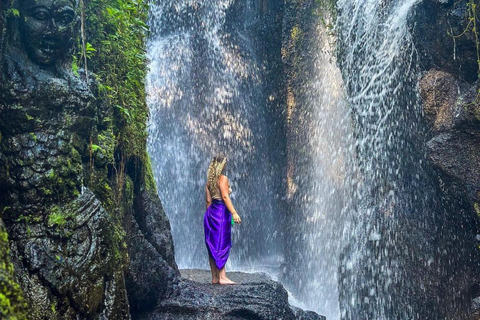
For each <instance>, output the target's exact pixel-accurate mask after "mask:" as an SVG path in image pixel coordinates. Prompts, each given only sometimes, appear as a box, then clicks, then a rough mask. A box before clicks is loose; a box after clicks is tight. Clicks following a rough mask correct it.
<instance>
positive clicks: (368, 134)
mask: <svg viewBox="0 0 480 320" xmlns="http://www.w3.org/2000/svg"><path fill="white" fill-rule="evenodd" d="M417 2H419V0H399V1H391V0H383V1H378V0H338V2H337V10H338V17H337V22H336V27H335V30H336V38H337V39H336V40H337V41H338V45H337V44H336V43H335V39H334V38H333V37H332V36H331V35H329V33H330V31H329V30H328V28H327V27H326V24H328V21H329V19H330V20H331V19H332V17H331V16H329V13H327V12H324V14H325V15H324V16H323V17H322V21H323V22H322V23H320V24H319V25H318V29H317V30H316V34H317V39H316V42H315V44H314V47H315V51H316V54H315V55H313V56H312V57H311V59H312V61H311V63H312V66H313V70H314V72H313V73H314V75H313V76H312V77H310V78H309V79H308V81H307V85H306V87H305V88H304V90H303V92H302V93H301V94H300V95H301V96H302V97H303V102H304V104H303V105H302V106H301V108H290V107H289V109H288V112H287V114H286V116H287V118H288V126H287V133H286V135H287V145H286V146H283V145H281V144H280V145H275V144H274V143H272V142H273V141H278V139H279V138H282V137H277V136H275V137H273V138H272V136H271V135H272V134H275V132H278V128H276V129H275V130H273V129H272V128H271V127H269V122H268V117H269V114H268V111H267V110H266V108H264V105H265V100H266V97H265V92H263V91H262V88H264V86H263V84H262V68H260V67H259V63H258V61H257V57H256V55H255V48H254V47H255V45H254V41H253V39H252V36H251V33H249V32H248V29H249V26H251V25H254V24H256V23H258V21H257V20H258V17H257V16H256V14H255V12H256V11H258V8H257V7H256V6H258V4H257V2H256V1H246V2H245V4H244V5H243V6H240V7H241V10H242V11H241V12H236V10H238V9H239V8H240V7H239V6H238V4H237V3H236V1H234V0H179V1H172V2H170V1H168V2H167V1H161V2H158V3H154V4H152V5H151V12H150V22H149V24H150V27H151V31H152V33H151V36H150V38H149V41H148V56H149V59H150V64H149V67H150V71H149V75H148V79H147V93H148V104H149V107H150V114H151V116H150V123H149V140H148V150H149V153H150V155H151V158H152V162H153V167H154V172H155V177H156V180H157V185H158V189H159V193H160V197H161V199H162V201H163V204H164V207H165V211H166V213H167V215H168V216H169V218H170V222H171V224H172V233H173V237H174V242H175V250H176V260H177V263H178V264H179V266H180V267H183V268H185V267H203V268H207V262H206V252H205V248H204V244H203V240H202V239H203V230H202V228H201V225H202V216H203V211H204V200H203V197H204V194H203V192H204V191H203V190H204V184H205V174H206V169H207V166H208V162H209V160H210V159H211V157H212V156H213V155H214V154H216V153H218V152H223V153H226V154H227V155H228V158H229V160H230V162H229V167H228V172H227V175H228V176H229V178H230V180H231V181H232V184H233V188H234V194H233V202H234V204H235V205H236V207H237V210H238V211H239V213H240V214H241V215H242V218H243V220H244V224H243V225H242V226H241V227H238V226H236V227H235V228H234V234H233V241H234V244H235V245H234V249H233V254H232V259H231V260H230V261H231V262H230V265H227V267H229V268H230V266H233V267H235V268H240V269H248V268H250V267H251V266H252V265H258V264H259V263H263V261H261V260H262V259H263V260H265V257H270V258H271V257H273V259H274V260H275V261H279V260H281V258H278V257H281V256H282V254H283V250H281V249H280V246H279V243H281V241H283V243H285V244H286V246H285V251H286V254H285V256H286V258H285V262H286V264H285V265H284V266H285V268H283V269H284V270H283V278H282V279H283V280H284V281H285V283H286V285H287V286H288V287H289V288H290V289H291V290H292V292H293V293H294V294H295V295H296V298H297V299H298V300H299V301H300V303H302V305H303V306H305V307H306V308H308V309H313V310H315V311H318V312H319V313H321V314H325V315H327V317H328V319H340V318H342V319H356V320H357V319H419V318H421V317H422V316H425V315H427V316H425V317H424V318H425V319H429V318H434V317H435V314H434V313H432V312H431V309H432V308H433V309H435V308H434V307H431V306H435V305H438V304H439V303H441V302H440V301H441V300H438V301H429V300H428V297H431V296H434V295H431V294H429V293H431V292H435V291H436V290H439V288H440V287H439V286H438V284H437V283H436V281H437V280H438V275H437V274H435V271H433V270H434V269H437V270H438V269H439V268H438V265H437V263H438V260H437V257H438V252H439V245H438V243H437V242H438V238H435V235H434V234H432V232H431V230H433V229H434V228H432V226H434V225H435V224H436V223H437V222H436V221H435V214H434V213H435V212H440V211H441V210H439V209H438V208H437V206H438V205H437V204H436V202H435V199H436V197H437V195H436V193H435V188H434V187H433V185H434V184H433V183H432V179H431V177H430V172H429V169H428V167H427V165H426V161H425V156H424V150H423V145H424V144H425V141H424V132H423V125H422V114H421V110H420V105H419V102H418V93H417V88H416V83H417V78H416V77H417V75H418V70H417V61H416V55H415V48H414V46H413V44H412V42H411V40H410V34H409V31H408V28H407V20H408V16H409V13H410V12H411V10H412V8H414V6H415V4H416V3H417ZM238 16H241V19H240V18H238ZM231 20H232V21H233V20H234V21H235V23H233V22H230V21H231ZM238 21H242V22H241V23H238ZM325 22H326V23H325ZM335 48H337V49H338V50H335ZM336 51H338V56H336V55H335V54H334V52H336ZM282 147H285V149H287V150H286V152H287V153H288V159H287V170H286V180H287V188H286V189H287V190H286V191H285V192H286V195H285V199H286V203H287V209H286V210H285V212H284V211H283V210H282V209H283V208H284V207H285V206H282V205H281V204H282V202H281V201H282V196H283V195H282V194H281V193H280V192H278V186H279V185H280V186H281V185H283V184H282V179H283V178H284V175H285V172H282V171H279V170H276V169H275V168H278V166H276V165H275V162H276V161H280V159H278V158H276V156H278V155H279V154H281V152H278V149H280V148H282ZM276 150H277V151H276ZM284 214H286V215H287V217H288V218H287V219H286V223H284V224H282V223H280V222H279V220H280V219H278V217H282V216H284ZM281 235H285V236H286V237H287V238H284V239H279V238H280V236H281ZM262 257H263V258H262ZM418 283H422V286H418V285H417V284H418ZM423 284H424V285H423ZM428 304H429V305H430V307H428ZM427 308H429V309H430V311H429V310H426V309H427ZM430 316H431V317H430Z"/></svg>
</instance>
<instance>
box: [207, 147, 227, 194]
mask: <svg viewBox="0 0 480 320" xmlns="http://www.w3.org/2000/svg"><path fill="white" fill-rule="evenodd" d="M226 164H227V157H225V156H222V155H218V156H216V157H213V159H212V161H211V162H210V165H209V166H208V171H207V183H208V186H209V188H214V187H215V186H216V185H217V181H218V178H219V177H220V175H221V174H222V173H225V165H226Z"/></svg>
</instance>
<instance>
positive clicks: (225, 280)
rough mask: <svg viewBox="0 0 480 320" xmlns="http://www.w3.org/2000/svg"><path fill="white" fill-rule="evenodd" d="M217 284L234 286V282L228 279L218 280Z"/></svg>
mask: <svg viewBox="0 0 480 320" xmlns="http://www.w3.org/2000/svg"><path fill="white" fill-rule="evenodd" d="M219 283H220V284H235V282H233V281H232V280H230V279H228V278H220V281H219Z"/></svg>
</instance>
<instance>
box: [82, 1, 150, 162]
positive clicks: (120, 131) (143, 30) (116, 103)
mask: <svg viewBox="0 0 480 320" xmlns="http://www.w3.org/2000/svg"><path fill="white" fill-rule="evenodd" d="M147 12H148V6H147V2H146V1H137V0H121V1H120V0H113V1H112V0H92V1H88V2H87V7H86V15H85V16H86V26H87V30H88V34H90V35H92V36H91V37H89V38H88V39H86V40H87V46H86V47H85V48H81V49H80V50H79V51H83V52H84V54H85V55H87V57H90V59H89V60H88V64H89V68H90V69H91V70H93V71H94V72H95V73H96V74H97V76H98V81H99V86H98V87H99V92H100V95H101V97H102V98H103V99H104V100H105V101H106V103H107V104H108V105H109V106H111V108H113V110H112V111H113V118H112V120H113V121H112V125H113V133H114V135H115V137H116V139H115V142H116V147H117V149H118V150H121V153H122V156H123V157H125V158H127V159H128V158H129V157H130V156H141V155H143V151H144V149H145V141H146V137H147V133H146V120H147V115H148V109H147V105H146V99H145V82H144V81H145V77H146V70H147V69H146V62H147V60H146V56H145V39H146V35H147V32H148V27H147V25H146V24H145V21H146V19H147ZM89 48H90V49H89ZM93 50H95V51H93ZM89 52H90V53H92V54H90V55H89ZM93 53H94V55H93Z"/></svg>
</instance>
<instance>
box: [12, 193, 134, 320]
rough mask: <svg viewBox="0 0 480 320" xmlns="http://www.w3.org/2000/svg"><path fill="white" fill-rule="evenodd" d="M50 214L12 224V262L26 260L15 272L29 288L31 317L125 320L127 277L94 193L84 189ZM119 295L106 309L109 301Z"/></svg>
mask: <svg viewBox="0 0 480 320" xmlns="http://www.w3.org/2000/svg"><path fill="white" fill-rule="evenodd" d="M46 213H47V215H48V217H47V218H46V219H37V222H36V223H32V222H33V221H29V222H27V223H14V224H10V225H9V226H8V229H9V234H10V236H11V238H12V240H13V248H14V249H13V252H14V255H13V256H12V258H13V259H15V260H17V259H18V257H22V260H21V262H20V261H17V268H16V273H17V277H18V278H19V279H20V284H21V286H22V288H25V289H28V290H25V297H26V299H27V301H29V303H30V304H31V306H32V308H31V310H30V311H31V313H32V315H33V318H34V319H36V318H41V317H42V316H47V315H48V317H49V319H61V318H62V316H61V313H63V312H64V313H66V314H71V315H72V316H73V315H75V314H79V315H82V316H83V317H87V318H88V317H95V316H97V315H98V314H99V312H100V313H102V314H105V315H107V316H108V317H109V318H112V317H113V318H117V317H120V318H125V319H127V318H128V307H127V308H125V305H126V292H125V285H124V282H123V273H122V270H121V269H119V268H116V267H115V262H116V261H115V253H114V250H113V248H114V247H115V243H114V239H115V238H114V236H113V235H112V232H113V223H112V221H111V218H110V217H109V215H108V213H107V212H106V211H105V209H104V208H103V207H102V205H101V203H100V202H99V201H98V200H97V199H96V197H95V195H94V194H93V193H92V192H91V191H90V190H89V189H86V188H85V190H84V191H83V193H82V194H81V195H80V196H79V197H78V198H77V199H75V200H74V201H72V202H70V203H68V204H67V205H65V206H54V207H52V208H50V209H49V210H47V211H46ZM34 221H35V220H34ZM38 294H41V296H39V295H38ZM115 296H118V298H117V299H113V300H114V302H113V303H110V310H108V309H106V308H105V306H106V305H107V303H106V299H110V300H111V299H112V297H115ZM52 306H54V307H53V308H52Z"/></svg>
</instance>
